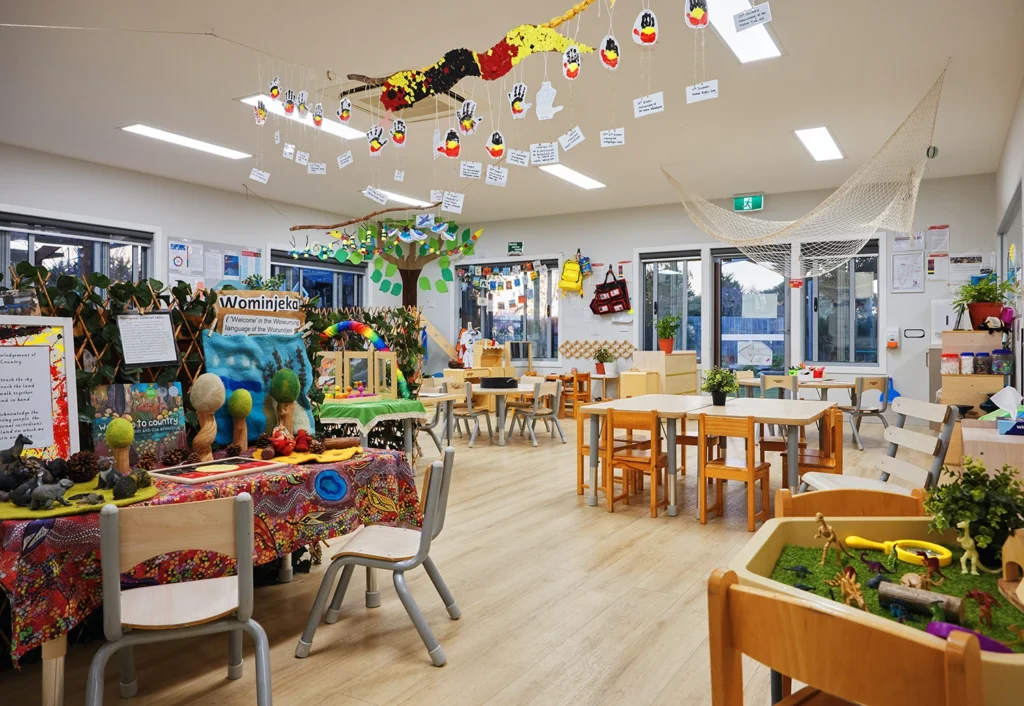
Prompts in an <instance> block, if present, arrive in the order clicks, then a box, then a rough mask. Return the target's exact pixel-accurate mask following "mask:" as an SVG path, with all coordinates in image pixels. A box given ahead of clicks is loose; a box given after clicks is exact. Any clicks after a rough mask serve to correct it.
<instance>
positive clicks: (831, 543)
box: [814, 512, 853, 564]
mask: <svg viewBox="0 0 1024 706" xmlns="http://www.w3.org/2000/svg"><path fill="white" fill-rule="evenodd" d="M814 519H816V520H817V521H818V525H819V527H818V531H817V532H815V533H814V538H815V539H824V540H825V547H824V548H823V549H822V550H821V564H824V563H825V559H826V557H828V550H829V549H830V548H831V547H835V550H836V563H837V564H842V563H843V554H846V555H847V556H853V555H852V554H850V552H848V551H847V550H846V547H845V546H843V542H842V540H840V539H839V536H838V535H837V534H836V532H835V530H834V529H832V525H830V524H828V523H827V522H825V517H824V515H822V514H821V513H820V512H819V513H817V514H816V515H815V516H814ZM840 552H841V553H840Z"/></svg>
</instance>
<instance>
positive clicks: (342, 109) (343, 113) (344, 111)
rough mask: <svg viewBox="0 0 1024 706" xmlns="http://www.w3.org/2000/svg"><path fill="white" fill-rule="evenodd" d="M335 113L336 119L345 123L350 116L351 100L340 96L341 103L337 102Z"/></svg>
mask: <svg viewBox="0 0 1024 706" xmlns="http://www.w3.org/2000/svg"><path fill="white" fill-rule="evenodd" d="M336 115H337V116H338V120H340V121H341V122H343V123H347V122H348V121H349V119H350V118H351V117H352V101H350V100H349V99H348V98H342V99H341V103H340V104H338V110H337V112H336Z"/></svg>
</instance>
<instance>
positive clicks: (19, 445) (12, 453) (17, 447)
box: [0, 434, 32, 463]
mask: <svg viewBox="0 0 1024 706" xmlns="http://www.w3.org/2000/svg"><path fill="white" fill-rule="evenodd" d="M31 445H32V439H30V438H28V437H27V436H25V435H24V434H18V438H17V439H15V440H14V445H13V446H11V448H9V449H4V450H3V451H0V463H14V462H15V461H16V460H18V459H19V458H21V452H22V451H24V450H25V447H26V446H31Z"/></svg>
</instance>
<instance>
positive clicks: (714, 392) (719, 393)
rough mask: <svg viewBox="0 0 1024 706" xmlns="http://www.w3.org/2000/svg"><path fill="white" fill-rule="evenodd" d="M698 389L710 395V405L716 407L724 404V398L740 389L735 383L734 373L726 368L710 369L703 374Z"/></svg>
mask: <svg viewBox="0 0 1024 706" xmlns="http://www.w3.org/2000/svg"><path fill="white" fill-rule="evenodd" d="M700 389H701V390H703V391H704V392H710V393H711V403H712V404H714V405H715V406H716V407H721V406H723V405H724V404H725V396H726V395H727V394H729V393H730V392H736V391H737V390H739V389H740V386H739V383H738V382H736V373H734V372H733V371H731V370H728V369H726V368H711V369H710V370H708V371H707V372H706V373H704V382H703V383H701V386H700Z"/></svg>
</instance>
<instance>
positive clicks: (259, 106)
mask: <svg viewBox="0 0 1024 706" xmlns="http://www.w3.org/2000/svg"><path fill="white" fill-rule="evenodd" d="M252 112H253V115H254V117H255V118H256V124H257V125H263V124H264V123H265V122H267V105H266V103H264V102H263V101H256V107H254V108H253V109H252Z"/></svg>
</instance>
